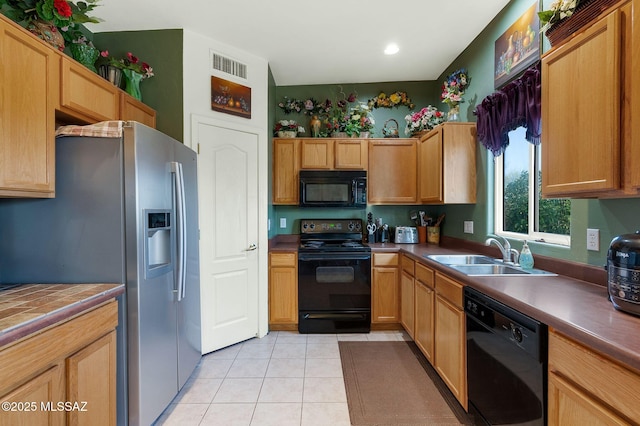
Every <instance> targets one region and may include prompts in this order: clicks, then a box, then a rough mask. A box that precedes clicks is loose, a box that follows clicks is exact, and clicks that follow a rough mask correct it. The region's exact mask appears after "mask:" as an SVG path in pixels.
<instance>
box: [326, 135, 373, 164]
mask: <svg viewBox="0 0 640 426" xmlns="http://www.w3.org/2000/svg"><path fill="white" fill-rule="evenodd" d="M333 151H334V160H335V161H334V164H333V167H334V168H335V169H349V170H367V166H368V164H369V160H368V156H369V143H368V141H367V140H366V139H336V140H335V142H334V145H333Z"/></svg>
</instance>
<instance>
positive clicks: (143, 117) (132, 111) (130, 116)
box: [120, 93, 156, 129]
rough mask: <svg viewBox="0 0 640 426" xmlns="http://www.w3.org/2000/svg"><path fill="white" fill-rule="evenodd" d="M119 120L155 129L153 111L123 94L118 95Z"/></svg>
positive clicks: (154, 114) (154, 113)
mask: <svg viewBox="0 0 640 426" xmlns="http://www.w3.org/2000/svg"><path fill="white" fill-rule="evenodd" d="M120 119H121V120H126V121H137V122H139V123H142V124H145V125H147V126H149V127H153V128H154V129H155V128H156V112H155V110H154V109H153V108H151V107H149V106H147V105H145V104H143V103H142V102H140V101H139V100H137V99H135V98H133V97H132V96H129V95H127V94H125V93H120Z"/></svg>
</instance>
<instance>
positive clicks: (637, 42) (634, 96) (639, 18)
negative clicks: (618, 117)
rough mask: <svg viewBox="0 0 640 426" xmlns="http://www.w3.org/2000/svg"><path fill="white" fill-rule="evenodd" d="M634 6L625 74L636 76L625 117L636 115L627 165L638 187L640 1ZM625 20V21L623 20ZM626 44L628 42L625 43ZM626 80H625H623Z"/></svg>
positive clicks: (639, 148) (634, 184)
mask: <svg viewBox="0 0 640 426" xmlns="http://www.w3.org/2000/svg"><path fill="white" fill-rule="evenodd" d="M634 3H635V7H632V8H631V9H632V11H631V13H632V18H631V21H632V22H633V28H632V40H631V45H632V47H633V48H632V49H631V55H630V56H631V71H630V72H629V73H628V74H626V75H627V76H636V78H631V102H630V103H631V108H629V110H630V114H629V115H625V118H629V117H636V119H635V120H630V121H631V126H630V127H631V129H630V132H631V138H635V139H636V143H635V144H633V143H630V144H629V145H631V146H630V148H629V150H630V153H631V155H629V158H630V159H635V161H636V162H635V163H634V164H632V165H635V167H628V169H630V170H631V173H630V174H631V178H630V179H631V182H630V184H631V185H632V186H633V187H635V188H640V167H638V163H637V161H638V159H639V158H640V143H638V142H637V139H638V138H639V137H640V120H639V119H638V117H640V79H638V78H637V76H639V75H640V2H639V0H634ZM625 22H627V21H625ZM627 44H628V43H627ZM627 48H628V45H627ZM625 81H626V80H625Z"/></svg>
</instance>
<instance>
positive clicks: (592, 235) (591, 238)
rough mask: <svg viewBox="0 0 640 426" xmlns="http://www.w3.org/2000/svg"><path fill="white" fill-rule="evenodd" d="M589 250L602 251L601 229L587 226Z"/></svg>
mask: <svg viewBox="0 0 640 426" xmlns="http://www.w3.org/2000/svg"><path fill="white" fill-rule="evenodd" d="M587 250H590V251H600V230H599V229H590V228H587Z"/></svg>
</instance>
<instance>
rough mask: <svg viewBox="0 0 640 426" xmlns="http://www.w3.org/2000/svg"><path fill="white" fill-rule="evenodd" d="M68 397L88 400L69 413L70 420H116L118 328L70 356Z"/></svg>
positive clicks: (78, 422)
mask: <svg viewBox="0 0 640 426" xmlns="http://www.w3.org/2000/svg"><path fill="white" fill-rule="evenodd" d="M67 401H69V402H70V403H76V402H77V403H78V404H83V403H85V402H86V407H84V408H85V409H86V411H83V410H75V409H74V410H71V411H69V412H68V413H67V421H68V423H69V424H72V425H83V424H85V425H105V426H108V425H114V424H116V331H115V330H113V331H112V332H110V333H109V334H107V335H106V336H104V337H102V338H100V339H98V340H96V341H95V342H93V343H91V344H90V345H89V346H86V347H85V348H83V349H82V350H81V351H79V352H77V353H75V354H73V355H72V356H70V357H69V358H67ZM79 408H82V405H80V406H79Z"/></svg>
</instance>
